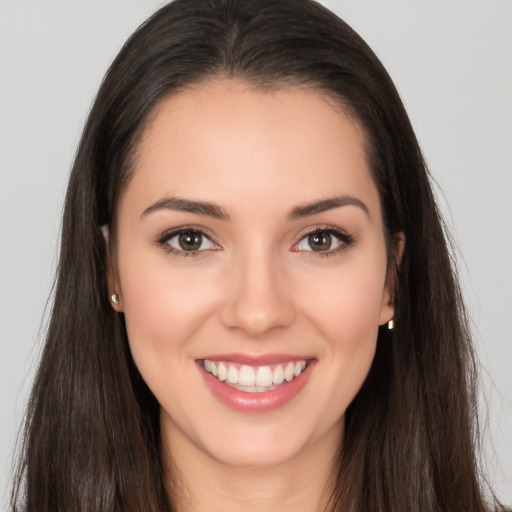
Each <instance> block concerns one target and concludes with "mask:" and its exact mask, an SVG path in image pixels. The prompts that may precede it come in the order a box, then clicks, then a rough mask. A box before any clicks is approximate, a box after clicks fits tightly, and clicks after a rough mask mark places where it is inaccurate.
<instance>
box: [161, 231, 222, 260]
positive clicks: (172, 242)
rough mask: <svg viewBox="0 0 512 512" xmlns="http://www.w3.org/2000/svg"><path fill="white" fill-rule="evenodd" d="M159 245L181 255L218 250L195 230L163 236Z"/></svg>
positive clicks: (210, 241)
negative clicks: (163, 245)
mask: <svg viewBox="0 0 512 512" xmlns="http://www.w3.org/2000/svg"><path fill="white" fill-rule="evenodd" d="M159 243H160V244H165V245H166V246H168V248H169V249H170V250H171V251H172V252H174V253H175V254H179V253H181V254H182V255H184V254H185V253H189V254H192V253H200V252H203V251H211V250H217V249H218V246H217V245H216V244H215V243H214V242H212V240H211V239H210V238H209V237H208V236H207V235H205V234H204V233H203V232H202V231H199V230H196V229H185V230H180V231H178V232H176V231H175V232H174V233H170V234H167V235H164V236H163V237H162V239H161V240H160V241H159Z"/></svg>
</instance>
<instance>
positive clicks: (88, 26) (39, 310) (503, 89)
mask: <svg viewBox="0 0 512 512" xmlns="http://www.w3.org/2000/svg"><path fill="white" fill-rule="evenodd" d="M323 3H324V4H325V5H327V6H328V7H330V8H331V9H332V10H334V11H335V12H337V13H338V14H339V15H340V16H341V17H342V18H344V19H345V20H346V21H348V22H349V23H350V24H351V25H352V26H353V27H354V28H355V29H356V30H357V31H358V32H359V33H360V34H361V35H362V36H363V37H364V38H365V39H366V40H367V42H368V43H369V44H370V45H371V46H372V47H373V48H374V50H375V51H376V53H377V54H378V55H379V57H380V58H381V59H382V61H383V63H384V65H385V66H386V67H387V69H388V71H389V72H390V74H391V76H392V77H393V79H394V80H395V83H396V84H397V87H398V89H399V91H400V93H401V95H402V97H403V100H404V102H405V105H406V107H407V109H408V112H409V115H410V117H411V120H412V122H413V125H414V126H415V129H416V132H417V135H418V137H419V139H420V143H421V144H422V147H423V150H424V153H425V155H426V157H427V160H428V162H429V164H430V168H431V170H432V173H433V175H434V177H435V179H436V181H437V182H438V184H439V187H440V189H439V188H437V189H436V192H437V193H438V197H439V200H440V203H441V208H442V210H443V212H444V213H445V216H446V222H447V225H448V227H449V229H450V230H451V231H452V233H453V234H454V235H455V238H456V240H457V243H458V248H459V253H458V254H457V259H458V261H459V265H460V272H461V275H462V278H463V284H464V291H465V294H466V298H467V302H468V305H469V307H470V312H471V314H472V319H473V322H474V326H475V335H476V341H477V346H478V351H479V353H480V357H481V360H482V364H483V368H484V371H483V375H482V378H483V381H484V386H483V393H482V397H483V398H482V404H484V403H487V404H488V405H487V406H484V405H482V412H483V417H484V431H483V435H484V446H485V453H486V457H485V459H486V461H487V465H488V471H489V475H490V477H491V480H492V482H493V484H494V486H495V488H496V490H497V491H498V494H499V495H501V496H502V498H503V499H504V500H505V501H506V502H507V503H509V504H510V503H512V373H511V371H510V367H511V365H512V334H511V327H510V326H511V320H512V270H511V268H512V265H511V264H512V2H511V1H510V0H479V1H475V0H458V1H457V0H430V1H429V2H421V3H420V2H419V1H415V0H330V1H329V0H325V1H324V2H323ZM162 4H163V2H161V1H156V0H87V1H79V0H45V1H43V2H41V1H40V0H23V1H20V0H0V337H1V338H0V343H1V345H0V346H1V352H0V354H1V355H0V390H1V394H0V509H4V508H5V507H6V503H7V502H6V498H5V497H4V494H5V489H6V488H7V486H8V481H9V476H8V475H9V469H10V464H11V457H12V448H13V445H14V441H15V438H16V433H17V431H18V428H19V422H20V420H21V416H22V411H23V408H24V406H25V403H26V400H27V393H28V390H29V387H30V381H31V379H32V376H33V372H34V367H35V361H36V359H37V354H38V351H39V344H38V343H37V340H38V330H39V327H40V323H41V319H42V314H43V310H44V308H45V304H46V301H47V297H48V295H49V293H50V289H51V283H52V274H53V271H54V268H55V264H56V253H57V249H56V248H57V239H58V234H59V223H60V212H61V207H62V200H63V196H64V191H65V184H66V179H67V175H68V172H69V168H70V164H71V161H72V158H73V154H74V151H75V149H76V145H77V142H78V138H79V134H80V131H81V129H82V127H83V124H84V120H85V117H86V114H87V112H88V109H89V107H90V104H91V101H92V99H93V96H94V94H95V92H96V90H97V88H98V86H99V83H100V81H101V78H102V76H103V74H104V72H105V71H106V69H107V66H108V64H109V63H110V61H111V60H112V58H113V57H114V56H115V54H116V53H117V51H118V50H119V48H120V47H121V45H122V43H123V42H124V40H125V39H126V38H127V36H128V35H129V34H130V33H131V32H132V31H133V30H134V29H135V28H136V27H137V26H138V25H139V23H141V22H142V21H143V20H144V19H145V18H146V17H147V16H148V15H149V14H151V13H152V12H153V11H154V10H155V9H156V8H157V7H159V6H160V5H162ZM441 190H442V192H441ZM485 418H488V420H485Z"/></svg>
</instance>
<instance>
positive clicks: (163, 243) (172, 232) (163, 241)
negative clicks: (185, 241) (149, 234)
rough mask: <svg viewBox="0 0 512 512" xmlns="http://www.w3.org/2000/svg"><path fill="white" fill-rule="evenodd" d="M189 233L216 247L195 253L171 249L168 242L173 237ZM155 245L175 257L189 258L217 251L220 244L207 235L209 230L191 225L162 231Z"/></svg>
mask: <svg viewBox="0 0 512 512" xmlns="http://www.w3.org/2000/svg"><path fill="white" fill-rule="evenodd" d="M189 231H194V232H197V233H198V234H200V235H201V236H202V237H204V238H207V239H208V240H210V242H212V244H214V245H215V246H216V248H215V249H201V250H197V251H184V250H181V249H177V248H176V247H172V246H171V245H170V244H168V243H167V242H169V240H171V239H172V238H174V237H175V236H178V235H180V234H182V233H187V232H189ZM156 243H157V245H159V246H160V247H162V248H163V249H165V250H166V251H167V252H169V253H173V254H174V255H175V256H182V257H190V256H196V257H197V256H200V255H204V253H206V252H209V251H212V250H219V249H220V248H221V246H220V244H219V243H218V242H217V241H216V240H215V238H214V237H213V236H212V235H211V234H210V233H209V230H208V229H206V228H204V227H202V226H197V225H193V224H189V225H185V226H177V227H174V228H171V229H168V230H166V231H164V232H163V233H162V234H161V235H159V236H158V238H157V239H156Z"/></svg>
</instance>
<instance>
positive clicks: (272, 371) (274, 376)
mask: <svg viewBox="0 0 512 512" xmlns="http://www.w3.org/2000/svg"><path fill="white" fill-rule="evenodd" d="M203 365H204V369H205V370H206V371H207V372H208V373H209V374H211V375H213V376H214V377H215V378H216V379H218V380H219V381H221V382H225V383H226V384H228V385H230V386H231V387H233V388H235V389H238V390H239V391H245V392H248V393H255V392H258V393H263V392H265V391H272V390H273V389H276V388H277V387H278V386H279V385H280V384H282V383H283V382H284V381H286V382H291V381H292V380H294V379H295V378H296V377H298V376H299V375H300V374H301V373H302V371H303V370H304V369H305V368H306V366H307V362H306V361H305V360H302V361H289V362H285V363H280V364H274V365H266V366H249V365H237V364H234V363H229V362H224V361H210V360H209V359H205V360H204V362H203Z"/></svg>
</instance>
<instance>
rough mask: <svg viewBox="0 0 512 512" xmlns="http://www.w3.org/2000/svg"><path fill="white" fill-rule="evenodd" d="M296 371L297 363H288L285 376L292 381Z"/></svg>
mask: <svg viewBox="0 0 512 512" xmlns="http://www.w3.org/2000/svg"><path fill="white" fill-rule="evenodd" d="M294 373H295V365H294V364H293V363H288V364H287V365H286V369H285V370H284V378H285V379H286V380H287V381H288V382H290V381H291V380H292V379H293V376H294Z"/></svg>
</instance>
